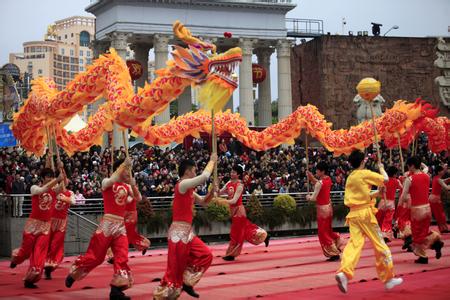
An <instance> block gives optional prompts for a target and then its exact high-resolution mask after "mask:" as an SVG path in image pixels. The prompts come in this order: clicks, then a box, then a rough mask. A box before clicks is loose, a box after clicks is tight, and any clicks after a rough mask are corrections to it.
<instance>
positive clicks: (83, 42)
mask: <svg viewBox="0 0 450 300" xmlns="http://www.w3.org/2000/svg"><path fill="white" fill-rule="evenodd" d="M90 42H91V35H90V34H89V32H87V31H82V32H80V46H81V47H89V43H90Z"/></svg>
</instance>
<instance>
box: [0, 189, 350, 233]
mask: <svg viewBox="0 0 450 300" xmlns="http://www.w3.org/2000/svg"><path fill="white" fill-rule="evenodd" d="M278 195H282V194H279V193H272V194H261V195H258V196H257V197H258V199H259V201H260V202H261V205H262V206H263V207H271V206H272V203H273V200H274V198H275V197H276V196H278ZM286 195H290V196H292V197H293V198H294V199H295V201H296V203H297V205H298V206H303V205H305V204H306V203H307V201H306V195H307V193H306V192H302V193H288V194H286ZM251 196H252V195H251V194H244V195H243V196H242V201H243V203H244V205H246V204H247V202H248V200H249V199H250V197H251ZM2 197H3V201H0V208H1V213H0V214H1V215H5V216H13V217H28V216H29V215H30V213H31V196H30V195H26V194H25V195H3V196H0V199H2ZM20 198H23V202H22V215H20V214H17V212H18V211H19V209H18V208H17V209H16V210H14V208H13V207H14V205H16V207H17V206H18V205H19V199H20ZM147 199H149V200H150V202H151V204H152V207H153V209H154V210H155V211H161V210H167V209H170V208H171V207H172V201H173V196H164V197H147ZM343 200H344V191H333V192H331V202H332V203H333V204H338V203H342V202H343ZM196 208H197V209H199V210H201V209H204V207H202V206H198V205H196ZM15 211H16V213H15ZM69 213H70V214H72V215H74V216H77V217H79V218H81V219H84V222H85V223H89V224H90V225H92V226H94V227H95V226H97V224H96V223H95V222H93V221H91V220H90V219H88V218H85V216H87V215H99V214H103V199H102V198H93V199H85V200H82V201H80V202H78V203H77V204H76V205H72V206H71V207H70V209H69ZM69 225H70V224H69ZM86 226H88V225H86Z"/></svg>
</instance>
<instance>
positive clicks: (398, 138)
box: [397, 133, 405, 174]
mask: <svg viewBox="0 0 450 300" xmlns="http://www.w3.org/2000/svg"><path fill="white" fill-rule="evenodd" d="M397 142H398V152H399V153H400V164H401V165H402V174H405V165H404V163H403V152H402V144H401V142H400V134H399V133H397Z"/></svg>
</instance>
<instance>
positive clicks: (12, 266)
mask: <svg viewBox="0 0 450 300" xmlns="http://www.w3.org/2000/svg"><path fill="white" fill-rule="evenodd" d="M9 267H10V268H11V269H14V268H15V267H17V264H16V263H13V262H11V263H10V264H9Z"/></svg>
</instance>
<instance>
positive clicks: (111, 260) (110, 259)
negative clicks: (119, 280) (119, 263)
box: [107, 257, 114, 265]
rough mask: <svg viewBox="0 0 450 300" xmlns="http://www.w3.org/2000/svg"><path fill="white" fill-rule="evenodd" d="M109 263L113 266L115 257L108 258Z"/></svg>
mask: <svg viewBox="0 0 450 300" xmlns="http://www.w3.org/2000/svg"><path fill="white" fill-rule="evenodd" d="M107 262H108V264H111V265H112V264H114V257H110V258H108V260H107Z"/></svg>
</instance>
